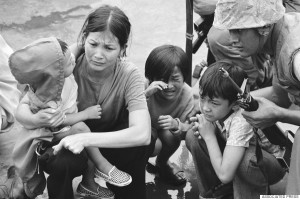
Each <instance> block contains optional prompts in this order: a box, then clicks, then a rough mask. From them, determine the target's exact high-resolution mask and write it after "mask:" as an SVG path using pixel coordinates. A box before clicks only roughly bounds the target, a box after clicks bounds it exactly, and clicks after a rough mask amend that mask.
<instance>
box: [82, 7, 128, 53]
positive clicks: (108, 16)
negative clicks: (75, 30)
mask: <svg viewBox="0 0 300 199" xmlns="http://www.w3.org/2000/svg"><path fill="white" fill-rule="evenodd" d="M130 28H131V24H130V22H129V19H128V17H127V16H126V15H125V13H124V12H123V11H122V10H121V9H120V8H118V7H116V6H110V5H103V6H101V7H99V8H97V9H96V10H94V11H93V12H91V13H90V14H89V15H88V16H87V18H86V20H85V22H84V24H83V26H82V29H81V31H80V33H79V37H78V43H81V44H84V41H85V39H86V37H87V36H88V35H89V33H90V32H103V31H105V30H110V31H111V32H112V34H113V35H114V36H115V37H117V38H118V40H119V44H120V46H121V47H122V48H124V47H125V46H126V44H127V41H128V38H129V34H130Z"/></svg>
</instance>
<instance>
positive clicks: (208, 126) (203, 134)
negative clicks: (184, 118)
mask: <svg viewBox="0 0 300 199" xmlns="http://www.w3.org/2000/svg"><path fill="white" fill-rule="evenodd" d="M190 121H191V122H192V129H193V131H194V135H195V136H196V137H198V139H201V138H203V139H204V140H207V139H209V138H211V137H215V128H216V127H215V125H214V124H213V123H212V122H209V121H207V120H206V119H205V117H204V115H202V114H201V115H199V114H197V115H196V117H191V118H190Z"/></svg>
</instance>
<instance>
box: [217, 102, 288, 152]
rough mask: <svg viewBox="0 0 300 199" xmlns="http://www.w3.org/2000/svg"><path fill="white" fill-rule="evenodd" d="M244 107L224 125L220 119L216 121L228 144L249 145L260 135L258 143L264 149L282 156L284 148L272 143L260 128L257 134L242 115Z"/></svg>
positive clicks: (254, 143) (253, 143) (233, 114)
mask: <svg viewBox="0 0 300 199" xmlns="http://www.w3.org/2000/svg"><path fill="white" fill-rule="evenodd" d="M242 112H243V109H241V108H239V109H238V110H236V111H234V112H233V113H232V114H231V115H230V116H229V117H228V118H227V119H226V120H225V121H224V125H223V126H222V125H221V124H220V123H219V121H217V122H216V125H217V127H218V128H219V130H220V132H221V135H222V137H223V138H224V139H225V140H226V145H228V146H241V147H246V148H247V147H249V144H250V145H256V137H257V135H258V136H259V139H258V143H259V145H260V147H261V148H262V149H264V150H265V151H267V152H269V153H270V154H273V155H274V156H276V157H282V155H283V153H284V150H283V149H281V148H280V147H279V146H278V145H274V144H272V143H271V142H270V141H269V140H268V139H267V137H266V136H265V134H264V133H263V132H262V131H261V130H259V129H258V131H257V135H256V134H255V133H254V131H253V127H252V126H251V125H250V124H249V123H248V122H247V121H246V119H245V118H244V117H243V115H242Z"/></svg>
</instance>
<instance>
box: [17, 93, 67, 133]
mask: <svg viewBox="0 0 300 199" xmlns="http://www.w3.org/2000/svg"><path fill="white" fill-rule="evenodd" d="M16 119H17V121H18V122H19V123H20V124H22V125H23V126H24V127H25V128H27V129H36V128H41V127H56V126H59V125H61V124H62V122H63V120H64V115H63V113H62V112H61V111H60V110H59V109H57V110H55V109H51V108H48V109H44V110H40V111H39V112H37V113H36V114H33V113H32V112H31V110H30V107H29V99H28V97H27V95H25V96H24V97H23V99H22V100H21V101H20V103H19V105H18V108H17V111H16Z"/></svg>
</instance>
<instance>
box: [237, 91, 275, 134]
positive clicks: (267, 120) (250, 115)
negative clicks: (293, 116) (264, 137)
mask: <svg viewBox="0 0 300 199" xmlns="http://www.w3.org/2000/svg"><path fill="white" fill-rule="evenodd" d="M255 99H256V100H257V102H258V104H259V107H258V109H257V110H256V111H252V112H248V111H243V113H242V114H243V116H244V118H245V119H246V120H247V122H248V123H250V124H251V125H252V126H254V127H256V128H259V129H264V128H266V127H269V126H272V125H273V124H275V123H276V122H277V121H278V118H279V115H280V109H281V108H280V107H279V106H277V105H276V104H274V103H273V102H271V101H269V100H267V99H265V98H259V97H257V98H255Z"/></svg>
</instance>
